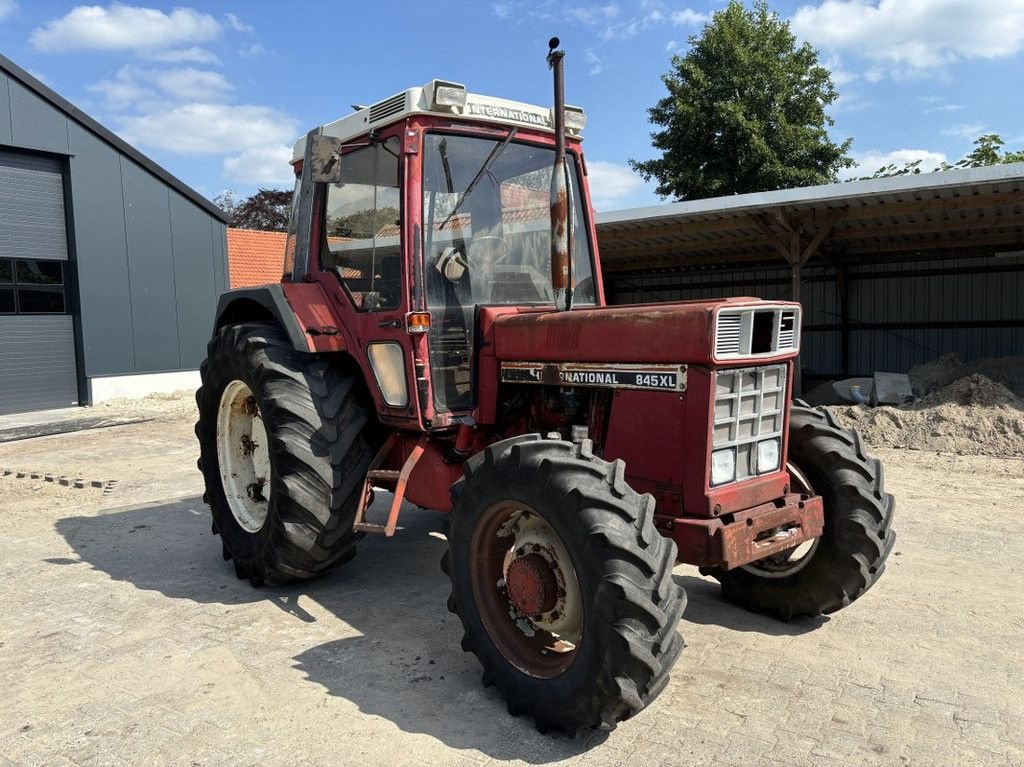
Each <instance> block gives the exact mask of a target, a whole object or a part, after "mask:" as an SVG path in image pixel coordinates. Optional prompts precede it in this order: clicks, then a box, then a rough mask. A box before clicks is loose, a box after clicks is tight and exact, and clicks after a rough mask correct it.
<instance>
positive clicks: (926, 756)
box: [0, 395, 1024, 767]
mask: <svg viewBox="0 0 1024 767" xmlns="http://www.w3.org/2000/svg"><path fill="white" fill-rule="evenodd" d="M138 407H142V408H149V409H150V410H149V411H148V414H149V415H151V416H153V417H154V418H155V420H152V421H148V422H145V423H136V424H130V425H125V426H117V427H111V428H107V429H100V430H93V431H81V432H76V433H73V434H66V435H58V436H51V437H42V438H37V439H32V440H26V441H22V442H17V443H9V444H4V445H0V467H4V466H16V467H19V468H23V469H26V470H30V471H33V470H34V471H37V472H38V471H50V472H58V473H62V474H71V473H79V474H81V475H82V476H83V477H85V478H103V479H115V480H117V484H116V486H115V487H114V488H113V489H112V490H110V491H109V492H106V493H104V491H102V490H100V489H91V488H85V489H80V490H76V489H69V488H64V487H60V486H54V485H52V484H50V483H42V482H38V481H32V480H30V479H14V478H12V477H0V518H2V519H3V521H4V525H5V533H4V536H3V537H2V538H0V600H2V603H3V605H4V618H3V620H2V622H0V668H3V669H4V677H3V678H4V694H3V696H0V765H4V766H6V765H9V764H17V765H68V764H75V765H139V764H147V765H163V764H166V765H256V764H259V765H335V764H345V765H378V764H379V765H385V764H386V765H394V764H401V765H406V764H414V765H427V764H431V765H433V764H441V765H482V764H490V763H500V764H517V765H519V764H555V763H557V764H581V765H582V764H585V765H631V766H632V765H644V766H645V767H654V766H655V765H673V766H676V765H689V764H693V765H714V764H724V765H844V764H848V765H871V764H877V765H918V764H919V765H935V764H957V765H961V764H976V765H1021V764H1024V698H1022V696H1021V690H1022V689H1024V609H1022V607H1021V600H1020V594H1021V591H1022V588H1024V573H1022V565H1021V562H1022V561H1024V557H1022V555H1024V544H1022V542H1021V541H1022V539H1021V537H1020V531H1019V519H1020V516H1019V515H1020V510H1021V508H1024V460H1021V459H1008V458H993V457H989V456H975V455H955V454H942V455H939V454H936V453H934V452H928V451H907V450H894V449H881V450H879V451H878V453H879V455H880V457H881V458H882V459H883V461H884V463H885V466H886V476H887V479H888V483H889V489H890V490H892V491H893V492H894V493H895V494H896V495H897V499H898V505H897V521H896V527H897V531H898V539H897V544H896V550H895V552H894V554H893V556H892V558H891V559H890V562H889V567H888V569H887V571H886V573H885V575H884V576H883V578H882V579H881V581H880V582H879V583H878V585H877V586H876V587H875V588H874V589H872V591H871V592H869V593H868V594H867V595H866V596H865V597H863V598H862V599H861V600H859V601H858V602H857V603H856V604H854V605H853V606H851V607H850V608H848V609H846V610H843V611H841V612H839V613H837V614H835V615H834V616H831V617H830V618H823V619H819V620H813V621H811V620H801V621H794V622H792V623H788V624H784V623H779V622H776V621H773V620H770V619H766V618H762V617H760V616H756V615H751V614H749V613H746V612H744V611H743V610H741V609H739V608H736V607H733V606H731V605H728V604H725V603H723V602H722V601H721V600H720V599H719V598H718V588H717V586H716V585H715V584H713V583H712V582H711V581H709V580H708V579H705V578H702V577H701V576H700V575H699V574H698V573H697V571H696V569H695V568H690V567H686V566H680V567H678V568H677V569H676V577H677V579H678V580H679V581H680V583H681V584H683V585H684V586H685V587H686V589H687V591H688V593H689V595H690V604H689V607H688V609H687V612H686V614H685V615H684V617H683V620H682V622H681V623H680V626H679V630H680V631H681V632H682V633H683V635H684V636H685V637H686V640H687V644H688V648H687V649H686V650H684V652H683V654H682V656H681V658H680V661H679V663H678V665H677V666H676V668H675V671H674V672H673V677H672V681H671V682H670V684H669V686H668V688H667V689H666V691H665V693H664V694H663V695H662V696H661V697H660V698H659V699H658V700H657V701H656V702H655V703H654V704H653V705H652V706H651V707H650V708H649V709H647V710H646V711H644V712H642V713H641V714H640V715H638V716H637V717H635V718H634V719H632V720H630V721H628V722H625V723H623V724H622V725H620V727H619V728H618V730H616V731H615V732H614V733H611V734H610V735H609V736H604V735H599V734H594V735H592V736H590V737H587V738H583V739H581V740H576V741H572V740H567V739H566V738H564V737H560V736H556V737H552V736H544V735H540V734H538V733H537V732H536V731H535V730H534V729H533V727H532V725H531V723H530V721H529V720H527V719H524V718H513V717H511V716H509V715H508V714H507V713H506V711H505V707H504V704H503V702H502V701H501V699H500V697H499V696H498V695H497V694H496V693H495V692H494V691H493V689H491V690H488V689H484V688H483V687H481V685H480V683H479V677H480V671H479V667H478V666H477V664H476V662H475V660H474V659H473V658H472V657H471V656H469V655H467V654H465V653H463V652H461V651H460V649H459V635H460V633H459V631H458V626H457V622H456V621H455V620H454V619H453V618H452V616H450V615H449V614H448V613H447V612H446V611H445V609H444V600H445V597H446V595H447V586H446V583H445V579H444V578H443V576H442V575H441V574H440V572H439V570H438V566H437V563H438V559H439V557H440V555H441V552H442V551H443V549H444V540H443V538H444V536H443V534H442V532H441V531H442V530H443V529H444V518H443V516H442V515H440V514H436V513H431V512H416V511H414V510H411V509H409V510H407V511H406V513H405V515H404V516H403V520H402V529H401V530H400V531H399V533H398V535H396V537H395V538H393V539H390V540H385V539H382V538H378V537H371V538H369V539H367V540H366V541H364V542H363V543H362V544H361V546H360V554H359V556H357V558H356V559H355V561H354V562H352V563H351V564H350V565H348V566H346V567H344V568H342V569H341V570H339V571H337V572H335V573H332V574H330V575H329V576H327V577H325V578H323V579H320V580H318V581H315V582H310V583H303V584H299V585H294V586H288V587H278V588H271V589H260V590H253V589H251V588H250V587H249V586H248V585H247V584H245V583H242V582H240V581H238V580H236V579H235V578H234V576H233V574H232V572H231V568H230V566H229V564H228V563H225V562H224V561H222V559H221V557H220V548H219V542H218V539H216V538H214V537H212V536H211V535H210V528H209V517H208V512H207V510H206V509H205V507H204V505H203V504H202V501H201V498H200V495H201V492H202V488H201V483H200V479H199V476H198V473H197V472H196V470H195V458H196V449H195V439H194V436H193V434H192V421H193V417H194V415H193V410H192V408H193V406H192V405H191V403H190V401H189V398H188V396H187V395H184V396H181V397H177V398H170V399H167V400H164V401H162V402H161V401H156V400H154V401H149V402H147V401H142V404H139V402H135V403H133V404H132V405H129V406H125V407H123V408H122V407H120V406H116V405H111V406H108V408H107V409H108V410H109V412H111V413H118V414H124V415H131V414H135V412H134V411H130V410H129V408H138ZM382 495H383V494H382ZM387 501H388V499H387V498H386V497H382V498H380V499H379V500H378V501H377V503H378V504H379V505H382V506H383V505H386V504H387Z"/></svg>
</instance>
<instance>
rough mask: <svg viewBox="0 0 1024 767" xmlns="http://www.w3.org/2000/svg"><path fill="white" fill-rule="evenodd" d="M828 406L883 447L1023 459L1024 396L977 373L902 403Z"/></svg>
mask: <svg viewBox="0 0 1024 767" xmlns="http://www.w3.org/2000/svg"><path fill="white" fill-rule="evenodd" d="M934 372H936V373H937V372H938V370H937V368H936V369H934ZM829 409H830V410H831V411H832V413H833V414H835V416H836V418H837V419H838V420H839V422H840V423H842V424H843V425H844V426H846V427H848V428H856V429H858V430H859V431H860V433H861V434H862V435H863V436H864V439H865V440H867V442H868V443H869V444H872V445H876V446H879V447H904V448H910V449H912V450H934V451H936V452H943V453H958V454H960V455H992V456H1001V457H1007V456H1014V457H1024V400H1022V399H1021V398H1019V397H1017V396H1016V395H1015V394H1014V393H1013V392H1012V391H1010V390H1009V389H1008V388H1007V387H1006V386H1004V385H1003V384H1001V383H997V382H995V381H992V380H991V379H989V378H987V377H986V376H984V375H981V374H979V373H974V374H972V375H968V376H965V377H963V378H958V379H956V380H953V381H952V382H951V383H948V384H946V385H945V386H942V387H941V388H938V389H936V390H934V391H932V393H931V394H929V395H927V396H926V397H924V398H922V399H919V400H917V401H915V402H913V403H910V404H907V405H904V406H903V407H877V408H867V407H863V406H856V405H855V406H849V407H841V406H836V407H832V408H829Z"/></svg>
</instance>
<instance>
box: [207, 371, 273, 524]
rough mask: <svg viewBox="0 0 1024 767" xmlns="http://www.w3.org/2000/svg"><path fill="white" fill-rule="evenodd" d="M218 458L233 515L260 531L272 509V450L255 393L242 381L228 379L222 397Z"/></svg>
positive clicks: (218, 417)
mask: <svg viewBox="0 0 1024 767" xmlns="http://www.w3.org/2000/svg"><path fill="white" fill-rule="evenodd" d="M217 461H218V463H219V464H220V476H221V485H222V487H223V488H224V497H225V499H226V500H227V502H228V508H229V509H230V510H231V514H232V516H233V517H234V518H235V521H236V522H238V524H239V526H240V527H241V528H242V529H243V530H245V531H246V532H249V533H256V532H258V531H259V530H260V529H262V527H263V525H264V524H265V523H266V521H267V513H268V509H269V500H270V498H269V496H270V488H269V484H270V481H271V466H270V450H269V440H268V439H267V429H266V426H265V425H264V423H263V417H262V415H261V414H260V408H259V405H258V404H257V402H256V396H255V395H254V394H253V393H252V390H251V389H250V388H249V387H248V385H246V384H245V383H244V382H243V381H239V380H234V381H232V382H231V383H229V384H228V385H227V386H226V387H224V393H223V394H222V395H221V398H220V406H219V409H218V411H217Z"/></svg>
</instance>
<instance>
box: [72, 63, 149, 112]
mask: <svg viewBox="0 0 1024 767" xmlns="http://www.w3.org/2000/svg"><path fill="white" fill-rule="evenodd" d="M138 73H139V69H138V68H137V67H132V66H126V67H121V69H119V70H118V71H117V74H116V75H114V78H113V79H111V80H100V81H99V82H97V83H93V84H92V85H88V86H86V90H88V91H91V92H92V93H98V94H100V95H101V96H103V99H104V101H106V105H107V108H108V109H113V110H115V111H119V110H122V109H128V108H129V107H132V106H136V105H138V104H140V103H142V102H148V101H153V100H155V99H157V93H156V91H155V90H153V88H152V87H150V85H149V84H146V83H144V82H143V81H142V78H140V77H139V74H138Z"/></svg>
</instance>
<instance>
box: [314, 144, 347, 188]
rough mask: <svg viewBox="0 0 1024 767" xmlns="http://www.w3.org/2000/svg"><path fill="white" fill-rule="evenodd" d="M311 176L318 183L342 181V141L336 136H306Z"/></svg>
mask: <svg viewBox="0 0 1024 767" xmlns="http://www.w3.org/2000/svg"><path fill="white" fill-rule="evenodd" d="M306 142H307V143H308V146H307V147H306V155H307V156H308V157H309V161H308V162H309V170H310V176H311V178H312V179H313V181H314V182H316V183H323V184H337V183H338V182H339V181H341V139H340V138H335V137H334V136H320V135H313V136H306Z"/></svg>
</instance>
